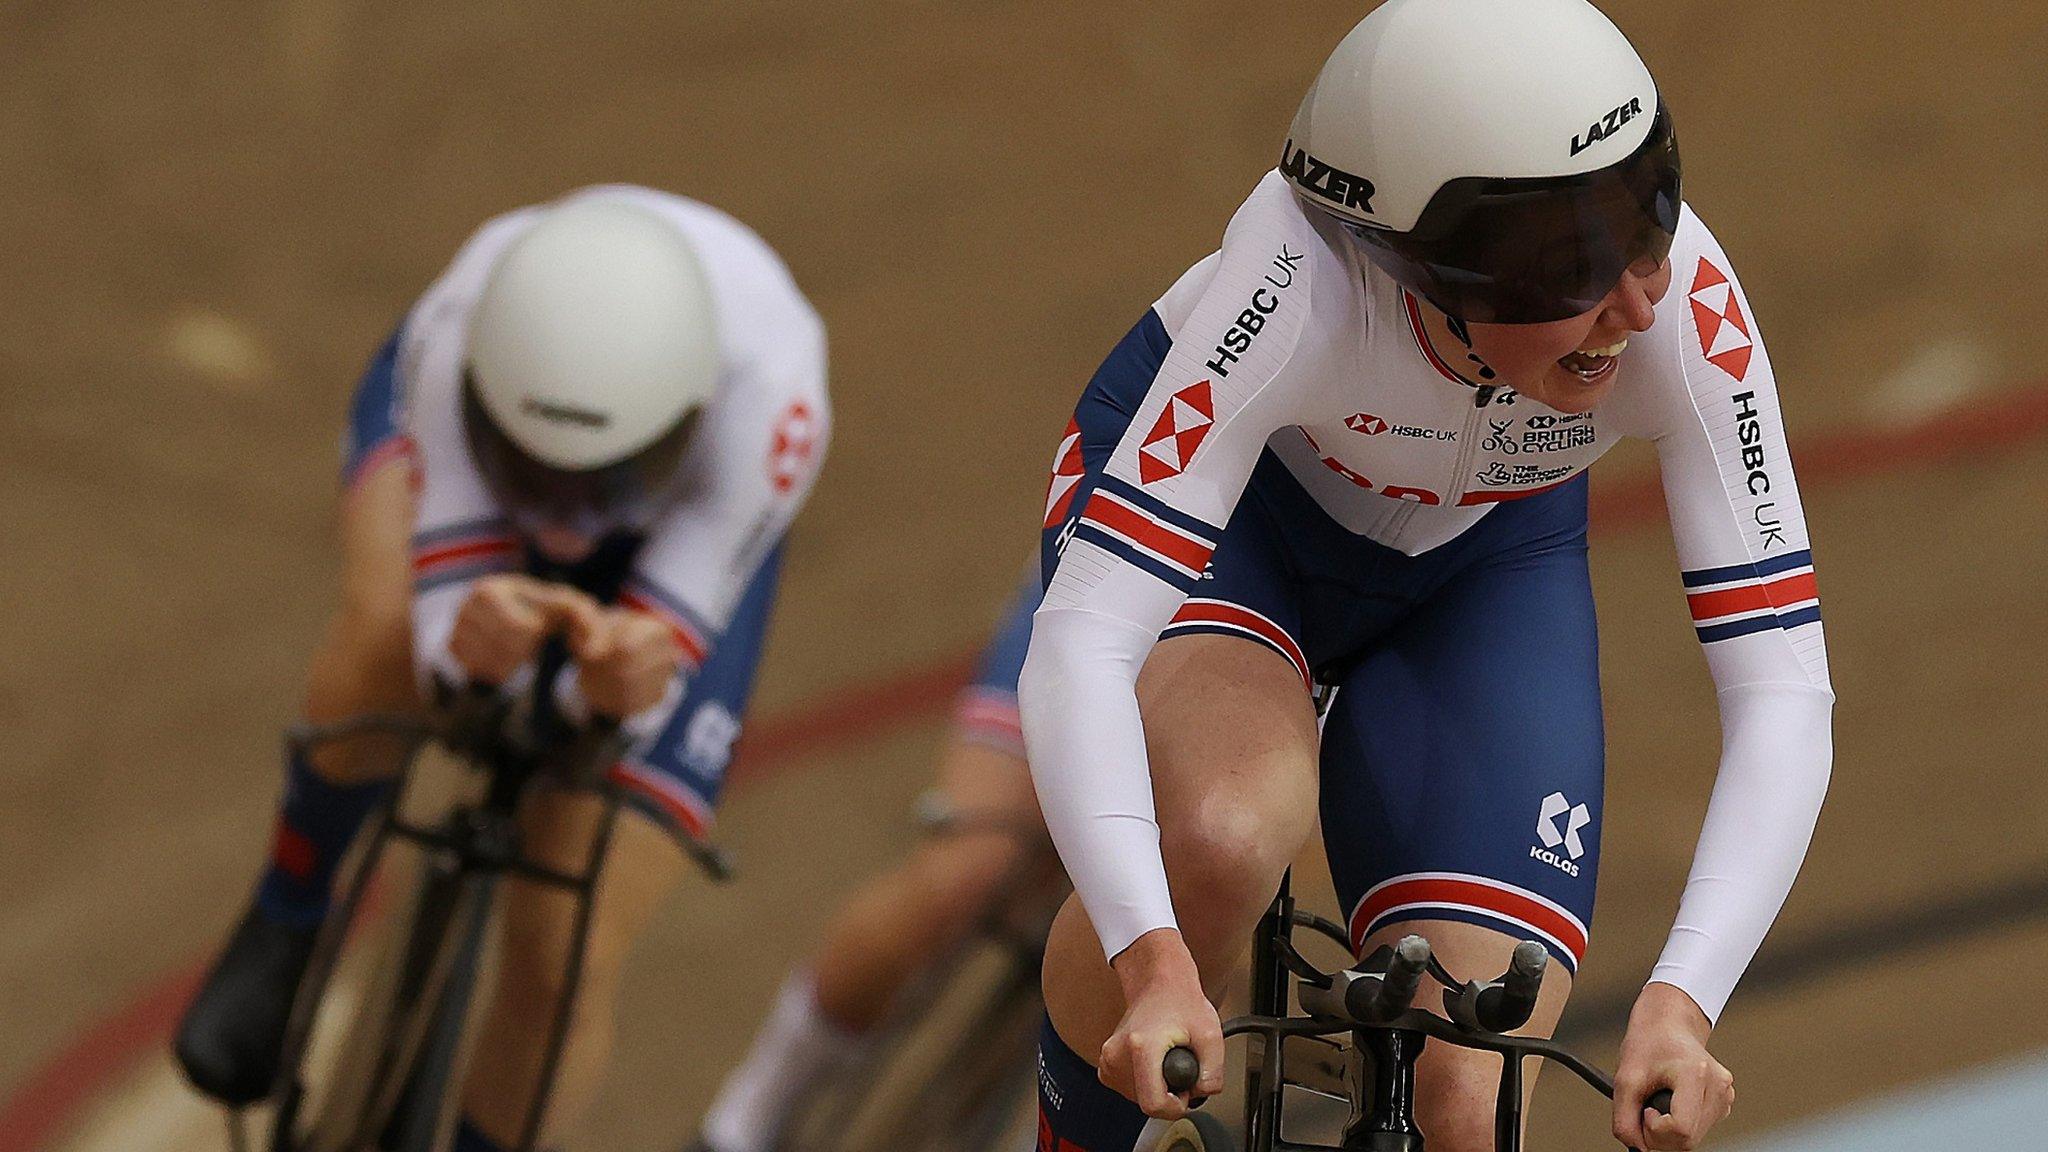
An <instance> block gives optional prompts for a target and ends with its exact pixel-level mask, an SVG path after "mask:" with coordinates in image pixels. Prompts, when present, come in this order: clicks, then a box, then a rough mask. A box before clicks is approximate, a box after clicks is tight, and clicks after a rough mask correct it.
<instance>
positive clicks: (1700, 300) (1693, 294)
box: [1686, 256, 1756, 382]
mask: <svg viewBox="0 0 2048 1152" xmlns="http://www.w3.org/2000/svg"><path fill="white" fill-rule="evenodd" d="M1686 299H1687V300H1688V301H1689V302H1690V303H1691V304H1692V319H1693V327H1694V328H1696V329H1698V330H1699V336H1700V355H1702V356H1705V357H1706V358H1707V363H1709V364H1712V365H1713V366H1714V367H1716V368H1719V369H1720V370H1721V371H1723V372H1726V373H1727V374H1728V375H1730V376H1733V377H1734V378H1735V379H1736V380H1737V381H1738V382H1739V381H1740V380H1741V379H1742V378H1743V377H1744V376H1745V375H1747V374H1748V373H1749V356H1750V352H1751V351H1752V350H1753V349H1754V348H1755V347H1756V339H1755V338H1754V337H1753V336H1751V335H1750V331H1749V319H1748V318H1747V317H1745V316H1744V315H1743V314H1742V305H1741V304H1740V303H1738V302H1737V301H1736V299H1735V285H1733V284H1731V283H1729V282H1728V276H1727V274H1726V273H1724V272H1722V271H1721V270H1720V269H1719V268H1716V267H1714V266H1713V264H1711V263H1709V262H1708V261H1707V258H1706V257H1704V256H1702V257H1700V266H1699V270H1698V271H1697V272H1696V273H1694V274H1693V278H1692V290H1691V291H1689V292H1687V293H1686Z"/></svg>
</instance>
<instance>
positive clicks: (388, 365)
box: [341, 332, 412, 491]
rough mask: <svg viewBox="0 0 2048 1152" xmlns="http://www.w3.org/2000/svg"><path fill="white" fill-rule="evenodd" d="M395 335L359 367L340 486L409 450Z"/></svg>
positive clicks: (346, 486)
mask: <svg viewBox="0 0 2048 1152" xmlns="http://www.w3.org/2000/svg"><path fill="white" fill-rule="evenodd" d="M398 338H399V332H393V333H392V334H391V336H390V337H389V338H388V339H386V340H385V341H384V346H383V347H381V348H379V349H378V350H377V354H376V356H374V357H372V358H371V360H370V364H369V367H367V368H365V369H363V376H362V379H361V380H359V381H357V382H356V392H355V396H354V398H353V399H351V400H350V401H349V405H348V429H347V431H346V432H345V433H344V434H343V437H342V445H341V486H342V489H343V490H344V491H346V490H348V489H351V488H354V487H355V486H356V483H357V482H358V481H360V480H361V479H362V478H363V477H364V476H367V475H369V474H370V472H371V471H373V470H374V469H375V468H376V466H377V465H378V464H381V463H383V462H384V461H386V460H388V459H390V458H391V457H393V456H394V455H399V454H402V453H405V452H409V451H410V450H411V443H412V442H411V440H410V438H409V437H407V436H406V433H405V427H404V413H405V402H404V390H403V388H402V387H401V386H400V384H399V380H398Z"/></svg>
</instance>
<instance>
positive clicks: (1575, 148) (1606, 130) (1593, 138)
mask: <svg viewBox="0 0 2048 1152" xmlns="http://www.w3.org/2000/svg"><path fill="white" fill-rule="evenodd" d="M1642 114H1643V100H1642V97H1640V96H1632V97H1630V98H1629V102H1628V103H1626V104H1623V105H1621V106H1620V107H1618V108H1611V109H1609V110H1608V112H1607V115H1605V116H1603V117H1601V118H1600V119H1598V120H1595V121H1593V125H1592V127H1590V128H1588V129H1586V134H1585V135H1584V136H1574V137H1572V155H1574V156H1577V155H1578V154H1579V153H1581V152H1584V151H1585V150H1586V149H1588V148H1591V147H1592V146H1593V145H1595V144H1598V143H1599V142H1600V141H1602V140H1605V139H1607V138H1608V137H1609V136H1612V135H1614V134H1615V133H1616V132H1619V131H1620V130H1621V126H1622V125H1623V124H1626V123H1628V122H1629V121H1631V120H1633V119H1635V118H1636V117H1638V116H1641V115H1642Z"/></svg>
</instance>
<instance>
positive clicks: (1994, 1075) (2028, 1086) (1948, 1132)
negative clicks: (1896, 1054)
mask: <svg viewBox="0 0 2048 1152" xmlns="http://www.w3.org/2000/svg"><path fill="white" fill-rule="evenodd" d="M2044 1116H2048V1055H2044V1056H2035V1057H2032V1058H2031V1059H2028V1060H2024V1061H2020V1062H2016V1063H2010V1064H1998V1065H1993V1066H1992V1067H1990V1068H1987V1069H1983V1070H1980V1071H1977V1072H1973V1073H1970V1074H1969V1075H1967V1076H1959V1077H1956V1078H1954V1079H1948V1080H1944V1081H1942V1082H1940V1083H1938V1084H1934V1085H1930V1086H1926V1087H1922V1088H1916V1089H1914V1090H1913V1091H1911V1092H1902V1093H1899V1094H1898V1095H1895V1096H1892V1097H1890V1098H1888V1099H1884V1100H1881V1101H1876V1102H1871V1103H1863V1104H1857V1105H1853V1106H1852V1107H1849V1108H1845V1109H1843V1110H1842V1111H1840V1112H1838V1113H1835V1114H1831V1115H1828V1116H1823V1117H1821V1118H1820V1119H1817V1120H1811V1121H1808V1122H1806V1123H1804V1124H1799V1125H1796V1126H1794V1127H1791V1128H1787V1129H1785V1130H1783V1131H1780V1132H1777V1133H1774V1134H1772V1135H1770V1136H1767V1137H1764V1138H1763V1139H1760V1140H1755V1141H1751V1142H1748V1143H1744V1144H1740V1145H1737V1146H1735V1147H1734V1148H1731V1149H1730V1150H1729V1152H1925V1150H1926V1149H1929V1148H1971V1149H1993V1148H2004V1149H2021V1148H2039V1147H2041V1146H2042V1135H2041V1131H2042V1122H2043V1121H2042V1118H2043V1117H2044Z"/></svg>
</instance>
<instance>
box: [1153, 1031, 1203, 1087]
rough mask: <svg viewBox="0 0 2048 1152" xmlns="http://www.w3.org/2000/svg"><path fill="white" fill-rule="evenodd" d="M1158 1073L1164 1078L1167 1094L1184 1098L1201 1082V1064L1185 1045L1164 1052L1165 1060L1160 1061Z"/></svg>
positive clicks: (1193, 1051)
mask: <svg viewBox="0 0 2048 1152" xmlns="http://www.w3.org/2000/svg"><path fill="white" fill-rule="evenodd" d="M1159 1071H1160V1074H1161V1075H1163V1076H1165V1077H1166V1090H1167V1091H1168V1092H1171V1093H1173V1094H1175V1095H1177V1096H1185V1095H1187V1094H1188V1093H1190V1092H1193V1091H1194V1090H1195V1085H1196V1084H1198V1083H1200V1082H1201V1079H1202V1062H1201V1060H1199V1059H1197V1058H1196V1056H1195V1050H1194V1049H1193V1048H1189V1047H1188V1046H1187V1045H1185V1044H1180V1045H1175V1046H1174V1047H1172V1048H1168V1049H1167V1050H1166V1058H1165V1059H1164V1060H1162V1061H1160V1063H1159Z"/></svg>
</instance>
